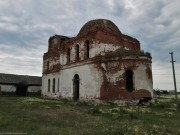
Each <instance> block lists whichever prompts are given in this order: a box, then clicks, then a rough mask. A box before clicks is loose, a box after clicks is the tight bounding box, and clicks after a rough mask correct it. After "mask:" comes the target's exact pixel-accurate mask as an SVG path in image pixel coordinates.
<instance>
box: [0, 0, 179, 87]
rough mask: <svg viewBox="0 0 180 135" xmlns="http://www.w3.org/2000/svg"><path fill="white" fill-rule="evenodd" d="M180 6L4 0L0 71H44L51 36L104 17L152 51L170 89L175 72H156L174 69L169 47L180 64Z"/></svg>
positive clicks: (157, 82) (139, 1)
mask: <svg viewBox="0 0 180 135" xmlns="http://www.w3.org/2000/svg"><path fill="white" fill-rule="evenodd" d="M179 5H180V1H179V0H173V1H168V0H161V1H144V0H106V1H104V0H91V1H89V0H68V1H67V0H26V1H25V0H16V1H14V0H1V1H0V54H1V55H0V62H1V63H2V65H1V70H0V72H9V73H11V72H13V73H17V74H30V75H41V72H42V71H41V68H42V55H43V53H44V52H46V50H47V42H48V38H49V37H50V36H52V35H54V34H59V35H65V36H75V35H77V34H78V32H79V30H80V29H81V27H82V26H83V25H84V24H85V23H86V22H87V21H89V20H92V19H96V18H105V19H110V20H112V21H113V22H114V23H115V24H116V25H117V26H118V27H119V29H120V31H121V32H122V33H125V34H128V35H130V36H133V37H135V38H137V39H138V40H139V41H140V42H141V48H142V49H143V50H145V51H150V52H151V53H152V56H153V63H152V65H153V73H154V86H155V87H158V88H163V89H165V88H169V89H171V88H172V87H173V85H172V84H171V82H172V80H171V81H170V80H169V79H171V77H170V76H168V75H167V76H166V75H158V74H161V72H162V71H163V72H164V73H168V74H171V73H170V69H171V68H170V66H171V65H170V63H169V59H170V56H169V51H174V52H175V57H176V63H175V64H176V65H177V66H178V67H180V66H179V63H180V53H179V51H180V40H179V37H180V27H179V26H180V19H179V18H180V10H179ZM167 63H168V64H167ZM167 65H168V66H167ZM158 68H160V69H161V68H163V69H162V70H157V69H158ZM179 72H180V71H179V68H177V74H180V73H179ZM179 79H180V78H179V76H178V75H177V82H178V81H179Z"/></svg>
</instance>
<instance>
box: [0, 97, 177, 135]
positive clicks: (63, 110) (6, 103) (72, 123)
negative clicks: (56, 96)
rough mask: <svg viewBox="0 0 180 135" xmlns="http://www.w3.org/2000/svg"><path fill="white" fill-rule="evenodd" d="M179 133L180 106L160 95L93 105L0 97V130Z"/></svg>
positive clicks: (59, 134)
mask: <svg viewBox="0 0 180 135" xmlns="http://www.w3.org/2000/svg"><path fill="white" fill-rule="evenodd" d="M3 133H8V134H10V133H25V134H28V135H171V134H172V135H176V134H177V135H180V107H179V108H177V107H176V105H175V104H174V97H172V96H159V97H158V98H157V103H156V104H154V105H152V106H143V107H142V106H141V107H138V106H124V107H122V106H121V107H119V106H116V105H113V104H111V105H92V104H87V103H80V102H72V101H66V100H47V99H42V98H40V97H0V134H3Z"/></svg>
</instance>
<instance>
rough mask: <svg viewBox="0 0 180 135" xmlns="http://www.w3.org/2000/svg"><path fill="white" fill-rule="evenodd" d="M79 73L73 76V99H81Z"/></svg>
mask: <svg viewBox="0 0 180 135" xmlns="http://www.w3.org/2000/svg"><path fill="white" fill-rule="evenodd" d="M79 82H80V81H79V75H78V74H75V75H74V78H73V99H74V100H78V99H79Z"/></svg>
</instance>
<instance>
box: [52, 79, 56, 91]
mask: <svg viewBox="0 0 180 135" xmlns="http://www.w3.org/2000/svg"><path fill="white" fill-rule="evenodd" d="M55 81H56V80H55V78H53V92H55Z"/></svg>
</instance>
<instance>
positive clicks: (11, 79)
mask: <svg viewBox="0 0 180 135" xmlns="http://www.w3.org/2000/svg"><path fill="white" fill-rule="evenodd" d="M21 82H23V83H26V84H27V85H42V77H40V76H28V75H14V74H5V73H0V84H18V83H21Z"/></svg>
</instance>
